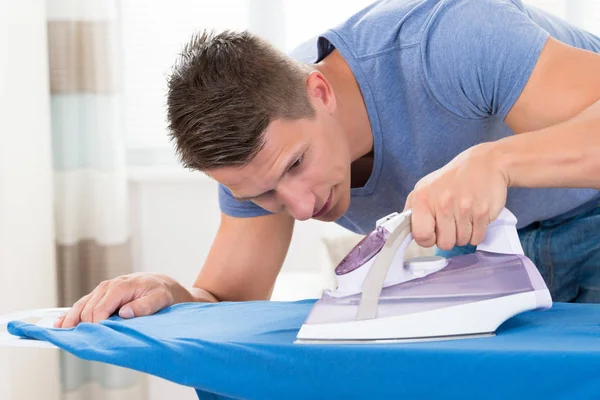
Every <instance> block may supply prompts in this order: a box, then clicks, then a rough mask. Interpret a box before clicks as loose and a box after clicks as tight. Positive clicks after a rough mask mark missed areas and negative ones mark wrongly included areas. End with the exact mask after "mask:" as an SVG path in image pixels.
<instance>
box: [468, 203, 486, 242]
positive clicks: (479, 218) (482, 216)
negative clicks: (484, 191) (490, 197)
mask: <svg viewBox="0 0 600 400" xmlns="http://www.w3.org/2000/svg"><path fill="white" fill-rule="evenodd" d="M472 215H473V232H472V233H471V241H470V243H471V244H472V245H473V246H477V245H479V244H480V243H481V242H483V238H484V237H485V231H486V229H487V226H488V225H489V223H490V218H489V214H488V211H487V208H485V209H479V210H474V211H473V213H472Z"/></svg>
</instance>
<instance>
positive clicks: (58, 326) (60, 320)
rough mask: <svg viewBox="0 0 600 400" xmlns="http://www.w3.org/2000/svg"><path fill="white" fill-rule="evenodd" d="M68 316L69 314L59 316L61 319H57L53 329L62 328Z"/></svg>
mask: <svg viewBox="0 0 600 400" xmlns="http://www.w3.org/2000/svg"><path fill="white" fill-rule="evenodd" d="M66 316H67V313H64V314H62V315H59V317H58V318H56V320H55V321H54V324H53V327H54V328H61V327H62V324H63V321H64V320H65V317H66Z"/></svg>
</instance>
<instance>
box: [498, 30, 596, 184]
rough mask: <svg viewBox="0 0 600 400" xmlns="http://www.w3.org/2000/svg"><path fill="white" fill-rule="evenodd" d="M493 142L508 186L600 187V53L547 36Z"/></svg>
mask: <svg viewBox="0 0 600 400" xmlns="http://www.w3.org/2000/svg"><path fill="white" fill-rule="evenodd" d="M505 122H506V124H507V125H508V126H509V127H510V128H511V129H512V130H513V131H514V132H516V133H520V135H517V136H514V137H509V138H506V139H504V140H500V141H498V142H496V143H494V144H493V145H492V147H493V149H494V150H493V153H494V156H493V157H494V158H496V159H498V162H499V163H500V164H499V165H500V168H501V169H502V170H503V171H504V173H505V174H506V176H507V181H508V184H509V186H517V187H574V188H577V187H581V188H596V189H600V55H599V54H596V53H592V52H588V51H584V50H580V49H576V48H573V47H570V46H567V45H565V44H563V43H561V42H558V41H556V40H554V39H549V40H548V43H547V44H546V47H545V48H544V50H543V51H542V53H541V55H540V58H539V60H538V63H537V64H536V66H535V68H534V70H533V73H532V75H531V78H530V79H529V81H528V82H527V85H526V86H525V88H524V90H523V93H522V94H521V96H520V97H519V99H518V100H517V102H516V103H515V105H514V106H513V108H512V109H511V111H510V112H509V113H508V115H507V117H506V119H505Z"/></svg>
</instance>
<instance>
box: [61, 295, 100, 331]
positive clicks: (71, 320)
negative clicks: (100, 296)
mask: <svg viewBox="0 0 600 400" xmlns="http://www.w3.org/2000/svg"><path fill="white" fill-rule="evenodd" d="M92 293H93V292H92ZM92 293H89V294H87V295H85V296H83V297H82V298H81V299H79V300H77V301H76V302H75V304H73V307H71V309H70V310H69V311H67V314H66V315H65V317H64V318H63V321H62V324H61V326H59V328H72V327H74V326H76V325H77V324H78V323H79V322H80V321H81V311H82V310H83V308H84V307H85V305H86V304H87V302H88V300H89V299H90V298H91V297H92Z"/></svg>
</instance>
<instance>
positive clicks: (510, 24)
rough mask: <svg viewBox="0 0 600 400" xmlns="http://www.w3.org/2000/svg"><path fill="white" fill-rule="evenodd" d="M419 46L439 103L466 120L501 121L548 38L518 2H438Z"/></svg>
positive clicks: (434, 94) (486, 0) (428, 81)
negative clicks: (493, 119) (494, 116)
mask: <svg viewBox="0 0 600 400" xmlns="http://www.w3.org/2000/svg"><path fill="white" fill-rule="evenodd" d="M424 35H425V36H424V37H423V41H422V56H423V58H422V60H423V63H424V71H425V79H426V80H427V84H428V86H429V89H430V90H431V92H432V94H433V96H434V97H435V98H436V99H437V101H438V102H439V103H440V104H441V105H442V106H443V107H444V108H446V109H447V110H449V111H450V112H452V113H454V114H456V115H459V116H461V117H464V118H470V119H479V118H486V117H489V116H490V115H496V116H499V117H501V118H502V119H504V118H505V117H506V115H507V114H508V112H509V111H510V109H511V108H512V106H513V105H514V103H515V102H516V100H517V99H518V97H519V95H520V94H521V92H522V90H523V88H524V87H525V84H526V83H527V81H528V80H529V76H530V75H531V72H532V71H533V68H534V67H535V64H536V62H537V60H538V57H539V55H540V52H541V51H542V49H543V47H544V45H545V43H546V41H547V39H548V36H549V33H548V32H547V31H545V30H544V29H542V28H541V27H540V26H539V25H537V24H536V23H535V22H534V21H533V20H532V19H531V18H530V17H529V15H528V13H527V10H526V9H525V7H524V5H523V4H522V3H521V2H520V0H514V1H511V0H454V1H445V2H441V3H440V6H439V9H438V10H437V12H436V13H435V14H434V16H433V18H432V19H431V21H430V22H429V24H428V26H427V28H426V30H425V33H424Z"/></svg>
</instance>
